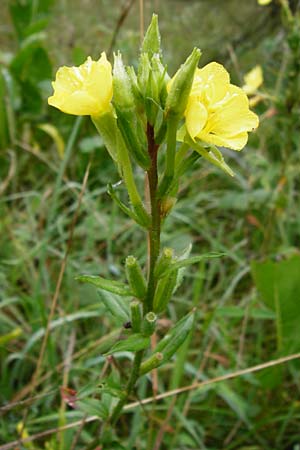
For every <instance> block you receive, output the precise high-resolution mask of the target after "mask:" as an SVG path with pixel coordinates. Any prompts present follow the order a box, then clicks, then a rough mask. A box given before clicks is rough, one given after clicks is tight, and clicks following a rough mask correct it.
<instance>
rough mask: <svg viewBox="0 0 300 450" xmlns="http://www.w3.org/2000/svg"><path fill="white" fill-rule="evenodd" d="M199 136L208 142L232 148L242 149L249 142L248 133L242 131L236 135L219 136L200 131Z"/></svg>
mask: <svg viewBox="0 0 300 450" xmlns="http://www.w3.org/2000/svg"><path fill="white" fill-rule="evenodd" d="M197 138H198V139H200V140H202V141H203V142H207V143H208V144H213V145H218V146H220V147H226V148H231V149H232V150H242V148H244V147H245V145H246V144H247V141H248V133H246V132H245V133H240V134H236V135H234V136H218V135H215V134H212V133H205V132H202V133H199V135H198V136H197Z"/></svg>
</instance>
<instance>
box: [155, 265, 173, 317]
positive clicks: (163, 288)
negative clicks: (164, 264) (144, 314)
mask: <svg viewBox="0 0 300 450" xmlns="http://www.w3.org/2000/svg"><path fill="white" fill-rule="evenodd" d="M177 273H178V271H177V270H174V271H172V272H171V273H169V274H168V275H166V276H164V277H163V278H161V279H160V280H159V281H158V283H157V286H156V290H155V295H154V300H153V311H155V312H156V313H160V312H162V311H164V310H165V309H166V307H167V305H168V303H169V301H170V300H171V297H172V294H173V291H174V289H175V286H176V282H177Z"/></svg>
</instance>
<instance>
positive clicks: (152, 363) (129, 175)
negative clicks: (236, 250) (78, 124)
mask: <svg viewBox="0 0 300 450" xmlns="http://www.w3.org/2000/svg"><path fill="white" fill-rule="evenodd" d="M200 56H201V52H200V50H199V49H197V48H195V49H194V50H193V51H192V53H191V55H190V56H189V57H188V58H187V59H186V61H185V62H184V63H183V64H182V66H181V67H180V68H179V69H178V71H177V72H176V73H175V75H174V76H173V77H172V78H170V76H169V75H168V73H167V68H166V65H165V64H164V62H163V59H162V53H161V48H160V34H159V29H158V22H157V16H155V15H154V16H153V18H152V22H151V24H150V26H149V28H148V30H147V32H146V35H145V38H144V41H143V44H142V47H141V53H140V57H139V65H138V68H137V70H135V69H134V68H133V67H132V66H129V67H127V66H125V65H124V63H123V59H122V55H121V54H120V53H116V54H115V55H114V64H113V67H112V66H111V64H110V62H109V61H108V60H107V58H106V55H105V53H102V55H101V57H100V59H99V60H98V61H93V60H92V59H91V58H90V57H88V59H87V60H86V61H85V62H84V64H82V65H81V66H79V67H62V68H60V69H59V70H58V72H57V75H56V80H55V82H54V83H53V88H54V94H53V95H52V96H51V97H50V98H49V104H50V105H52V106H54V107H56V108H58V109H60V110H61V111H63V112H65V113H68V114H75V115H89V116H91V119H92V121H93V123H94V124H95V126H96V128H97V130H98V132H99V133H100V135H101V137H102V139H103V141H104V143H105V145H106V148H107V150H108V152H109V154H110V156H111V157H112V159H113V160H114V162H115V165H116V170H118V173H119V175H120V177H121V179H122V181H123V183H124V185H125V187H126V190H127V192H128V198H129V202H128V204H126V203H124V202H122V201H121V199H120V198H119V196H118V192H117V188H116V186H112V185H109V187H108V193H109V194H110V196H111V198H112V200H113V201H115V202H116V203H117V205H118V206H119V207H120V208H121V210H122V211H123V212H124V213H125V214H127V215H128V216H129V217H130V218H131V219H132V220H133V221H134V222H136V223H137V224H138V225H139V226H140V227H142V228H143V229H144V230H145V233H146V234H147V237H148V255H147V267H146V268H144V267H141V265H140V263H139V261H138V260H137V258H136V257H135V256H133V255H129V256H128V257H127V258H126V261H125V274H126V278H127V283H123V282H120V281H115V280H108V279H104V278H101V277H99V276H95V275H80V276H78V277H77V280H79V281H80V282H84V283H90V284H92V285H94V286H96V287H97V288H98V292H99V296H100V298H101V301H102V302H103V304H104V305H105V307H106V308H107V310H108V311H109V312H110V313H111V314H113V315H114V316H115V318H117V319H119V320H120V322H121V323H122V322H123V324H124V327H123V328H124V329H123V333H122V339H119V340H118V341H117V342H115V344H114V345H113V346H112V347H111V348H110V350H109V351H108V353H107V355H111V354H114V353H116V352H120V351H127V352H133V353H134V357H133V363H132V367H131V369H130V370H129V375H128V379H127V381H126V382H125V380H123V379H122V380H119V381H118V382H117V384H116V381H114V383H113V385H112V384H111V383H110V381H108V380H101V382H103V383H102V385H101V386H102V388H101V389H102V391H101V392H103V396H102V398H101V401H100V400H99V404H101V408H99V411H98V414H99V416H100V417H101V418H102V419H104V420H105V421H106V423H109V424H111V423H115V422H116V421H117V420H118V418H119V416H120V414H121V412H122V410H123V406H124V405H125V404H126V402H127V400H128V398H129V397H130V396H131V394H132V393H133V391H134V388H135V385H136V382H137V380H138V378H139V377H140V376H142V375H145V374H147V373H149V372H151V370H153V369H155V368H157V367H159V366H162V365H163V364H165V363H166V362H168V361H170V359H171V358H172V357H173V355H174V354H175V353H176V351H177V349H178V348H179V347H180V346H181V344H182V343H183V342H184V341H185V339H186V338H187V336H188V334H189V332H190V330H191V328H192V323H193V320H194V314H195V311H194V310H191V311H190V312H189V313H188V314H187V315H186V316H185V317H183V318H182V319H181V320H179V322H178V323H176V324H175V325H174V326H172V327H171V328H170V330H169V331H168V333H167V334H166V335H165V336H163V337H162V339H161V340H160V341H159V342H158V343H157V345H156V346H154V348H151V343H150V337H151V335H152V334H153V333H155V330H156V324H157V320H158V319H159V317H160V315H162V314H164V313H165V311H166V310H167V307H168V303H169V302H170V301H171V299H172V295H173V293H174V291H175V290H176V289H177V288H178V286H179V285H180V283H181V281H182V278H183V270H184V269H185V267H186V266H188V265H190V264H193V263H196V262H198V261H200V260H201V259H203V258H207V257H217V256H220V255H219V254H215V253H211V254H206V255H200V256H193V257H190V256H189V252H190V249H188V250H187V251H185V252H184V253H183V254H181V255H176V254H175V252H174V250H172V249H171V248H163V249H162V248H161V243H160V242H161V229H162V226H163V225H164V221H165V219H166V217H167V215H168V214H169V213H170V212H171V210H172V208H173V206H174V204H175V203H176V200H177V194H178V188H179V183H180V179H181V177H182V176H184V174H185V173H186V172H187V171H188V170H190V169H191V168H192V167H193V165H194V164H195V162H196V161H197V160H198V159H199V158H201V157H202V158H203V159H206V160H208V161H209V162H210V163H211V164H214V165H215V166H217V167H219V168H220V169H222V170H223V171H225V172H226V173H228V174H229V175H231V176H233V171H232V170H231V168H230V167H229V166H228V165H227V164H226V162H225V161H224V158H223V156H222V153H221V151H220V149H219V148H218V147H219V146H221V147H227V148H229V149H233V150H241V149H242V148H243V147H244V146H245V145H246V143H247V140H248V133H249V132H250V131H252V130H254V129H255V128H256V127H257V126H258V118H257V116H256V115H255V114H254V113H253V112H251V111H250V110H249V101H248V98H247V95H246V93H245V92H244V91H243V90H242V89H240V88H238V87H237V86H234V85H233V84H231V83H230V77H229V74H228V72H227V71H226V70H225V68H224V67H223V66H222V65H220V64H218V63H216V62H212V63H210V64H208V65H206V66H205V67H203V68H198V63H199V60H200ZM137 169H139V171H142V173H144V175H145V185H146V193H145V195H142V192H141V191H140V190H139V188H138V184H137V179H136V173H137ZM91 400H92V399H91ZM93 400H95V399H93Z"/></svg>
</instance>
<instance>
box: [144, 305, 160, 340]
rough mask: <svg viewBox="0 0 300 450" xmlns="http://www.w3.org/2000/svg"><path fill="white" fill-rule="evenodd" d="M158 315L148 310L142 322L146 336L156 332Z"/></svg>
mask: <svg viewBox="0 0 300 450" xmlns="http://www.w3.org/2000/svg"><path fill="white" fill-rule="evenodd" d="M156 320H157V315H156V314H155V313H154V312H152V311H150V312H148V313H147V314H146V315H145V317H144V320H143V323H142V334H143V335H144V336H151V335H152V334H153V333H154V330H155V325H156Z"/></svg>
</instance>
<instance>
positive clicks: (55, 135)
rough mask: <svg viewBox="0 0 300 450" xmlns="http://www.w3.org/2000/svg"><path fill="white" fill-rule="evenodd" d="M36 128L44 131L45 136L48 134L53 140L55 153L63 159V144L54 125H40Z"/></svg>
mask: <svg viewBox="0 0 300 450" xmlns="http://www.w3.org/2000/svg"><path fill="white" fill-rule="evenodd" d="M38 128H39V129H40V130H42V131H44V132H45V133H46V134H48V136H50V137H51V138H52V139H53V141H54V143H55V145H56V149H57V153H58V155H59V157H60V158H61V159H63V157H64V152H65V143H64V140H63V138H62V136H61V134H60V132H59V131H58V129H57V128H56V127H55V126H54V125H51V124H50V123H42V124H41V125H39V126H38Z"/></svg>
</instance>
